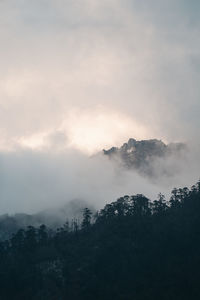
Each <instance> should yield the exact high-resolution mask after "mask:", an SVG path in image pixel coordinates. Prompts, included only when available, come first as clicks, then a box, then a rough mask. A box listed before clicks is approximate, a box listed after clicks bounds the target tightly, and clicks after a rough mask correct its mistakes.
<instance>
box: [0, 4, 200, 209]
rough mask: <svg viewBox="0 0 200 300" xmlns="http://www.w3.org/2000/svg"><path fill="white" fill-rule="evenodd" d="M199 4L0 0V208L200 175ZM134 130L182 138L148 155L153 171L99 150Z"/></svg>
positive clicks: (151, 192)
mask: <svg viewBox="0 0 200 300" xmlns="http://www.w3.org/2000/svg"><path fill="white" fill-rule="evenodd" d="M199 5H200V4H199V1H196V0H194V1H192V2H191V3H190V4H189V2H188V1H185V0H169V1H167V2H166V1H160V0H150V1H142V0H101V1H99V0H76V1H71V0H65V1H64V0H58V1H52V0H48V1H47V0H37V1H30V0H27V1H24V0H19V1H14V0H1V1H0V25H1V26H0V28H1V29H0V44H1V47H0V65H1V69H0V213H4V212H10V213H14V212H31V213H32V212H36V211H39V210H43V209H46V208H48V207H52V206H57V205H62V204H64V203H66V202H68V201H70V200H72V199H83V200H85V201H89V202H92V203H94V204H95V205H96V207H100V206H102V205H103V204H104V203H105V202H109V201H113V200H115V199H116V198H117V197H119V196H120V195H123V194H135V193H144V194H146V195H147V196H149V197H151V198H153V197H156V194H157V193H158V192H160V191H161V192H163V193H169V190H170V189H171V188H172V187H174V186H176V185H177V186H179V185H190V184H193V183H194V182H195V181H197V180H198V177H199V174H198V166H199V161H200V160H199V155H198V153H199V148H200V147H199V146H195V145H196V144H197V141H198V140H199V138H200V135H199V127H200V119H199V111H200V101H199V98H200V90H199V79H200V78H199V77H200V72H199V66H200V64H199V53H200V43H199V39H198V36H199V30H200V15H199V11H200V10H199V8H200V6H199ZM130 137H133V138H136V139H149V138H157V139H162V140H163V141H165V142H184V143H186V144H187V145H188V147H189V148H188V152H187V154H186V156H185V157H182V158H170V159H167V160H166V161H160V160H157V161H155V162H154V166H153V168H154V169H155V170H156V172H157V176H156V177H155V178H147V177H142V176H141V175H139V174H138V173H136V172H134V171H131V172H130V171H127V170H122V169H120V168H119V167H117V166H115V165H113V164H112V163H111V162H110V161H108V160H107V159H106V158H105V157H103V156H101V155H100V154H98V155H96V153H98V152H99V151H101V149H103V148H108V147H112V146H120V145H121V144H122V143H123V142H125V141H127V140H128V138H130ZM195 149H197V150H195ZM166 170H168V171H166Z"/></svg>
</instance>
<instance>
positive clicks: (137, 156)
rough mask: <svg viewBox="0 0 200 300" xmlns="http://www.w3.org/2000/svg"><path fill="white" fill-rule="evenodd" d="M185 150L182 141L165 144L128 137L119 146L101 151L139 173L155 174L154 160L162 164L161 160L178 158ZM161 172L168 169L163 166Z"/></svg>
mask: <svg viewBox="0 0 200 300" xmlns="http://www.w3.org/2000/svg"><path fill="white" fill-rule="evenodd" d="M185 150H186V145H185V144H183V143H170V144H165V143H164V142H162V141H161V140H157V139H150V140H141V141H137V140H135V139H133V138H130V139H129V140H128V142H127V143H124V144H123V145H122V146H121V147H120V148H117V147H112V148H110V149H108V150H105V149H104V150H103V153H104V155H106V156H108V157H109V158H110V159H112V160H113V161H115V162H118V163H120V165H122V166H123V167H125V168H128V169H135V170H137V171H139V172H140V173H143V174H146V175H149V176H155V175H156V173H155V163H156V161H159V163H161V164H162V161H164V160H166V159H169V158H170V159H178V158H180V157H181V156H182V154H183V153H184V151H185ZM163 167H164V166H163ZM156 170H158V165H157V164H156ZM162 172H164V173H168V170H167V169H166V168H165V167H164V168H163V170H162Z"/></svg>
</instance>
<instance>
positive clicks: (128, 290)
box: [0, 182, 200, 300]
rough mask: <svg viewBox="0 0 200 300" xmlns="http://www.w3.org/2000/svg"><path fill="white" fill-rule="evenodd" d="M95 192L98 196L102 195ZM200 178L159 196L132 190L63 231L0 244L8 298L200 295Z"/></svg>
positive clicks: (1, 286) (0, 292)
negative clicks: (131, 194)
mask: <svg viewBox="0 0 200 300" xmlns="http://www.w3.org/2000/svg"><path fill="white" fill-rule="evenodd" d="M94 196H95V195H94ZM199 253H200V182H198V183H197V184H196V185H194V186H193V187H192V188H191V189H188V188H183V189H174V190H173V191H172V194H171V198H170V199H169V201H166V200H165V197H164V196H163V195H162V194H159V196H158V199H157V200H155V201H153V202H151V201H150V200H149V199H147V198H146V197H145V196H144V195H135V196H124V197H121V198H119V199H118V200H117V201H116V202H113V203H111V204H107V205H106V206H105V207H104V208H103V209H102V210H101V211H99V212H98V213H96V214H95V215H92V213H91V211H90V210H89V209H88V208H85V209H84V211H83V221H82V222H81V224H79V222H78V220H73V221H72V222H69V223H68V222H66V223H65V224H64V225H63V227H61V228H59V229H58V230H57V231H56V232H53V231H52V230H49V229H48V228H47V227H46V226H45V225H42V226H40V227H39V228H34V227H32V226H29V227H28V228H27V229H26V230H24V229H21V230H19V231H18V232H17V233H16V234H15V235H13V237H12V238H11V239H10V240H8V241H4V242H2V243H1V244H0V299H2V300H10V299H15V300H17V299H20V300H23V299H30V300H31V299H37V300H39V299H45V300H54V299H55V300H59V299H70V300H71V299H87V300H89V299H91V300H94V299H95V300H96V299H101V300H102V299H104V300H106V299H109V300H110V299H121V300H126V299H127V300H128V299H130V300H132V299H134V300H145V299H148V300H150V299H152V300H156V299H159V300H160V299H162V300H169V299H170V300H173V299H174V300H179V299H180V300H184V299H190V300H191V299H195V300H196V299H200V255H199Z"/></svg>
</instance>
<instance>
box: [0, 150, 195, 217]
mask: <svg viewBox="0 0 200 300" xmlns="http://www.w3.org/2000/svg"><path fill="white" fill-rule="evenodd" d="M197 155H198V154H197ZM197 155H196V158H195V159H194V157H195V156H194V151H191V150H187V152H186V153H185V154H184V155H183V157H181V158H178V157H171V158H169V159H161V158H160V159H157V160H154V162H153V164H154V165H152V168H154V172H155V171H156V175H155V176H154V177H152V178H149V177H145V176H142V175H140V174H139V173H137V171H136V170H126V169H124V168H122V167H121V166H119V165H117V164H115V163H114V162H113V161H111V160H109V159H108V158H107V157H105V156H104V155H103V154H102V153H101V152H98V153H97V154H95V155H92V156H88V155H86V154H84V153H82V152H80V151H77V150H75V149H68V150H67V149H65V150H63V151H61V150H60V151H55V147H53V149H51V148H49V149H48V150H47V149H46V150H44V149H43V150H40V151H39V150H38V151H33V150H30V149H27V148H18V149H17V150H15V151H14V152H4V153H3V152H1V154H0V199H1V201H0V212H1V214H4V213H10V214H13V213H22V212H23V213H37V212H40V211H43V210H48V209H57V208H59V207H62V206H64V205H66V204H67V203H70V202H71V201H73V200H79V201H83V202H84V205H86V204H87V203H88V205H91V206H92V207H94V208H95V209H100V208H102V207H103V205H104V204H106V203H109V202H112V201H114V200H116V199H117V198H119V197H120V196H123V195H126V194H129V195H133V194H137V193H139V194H141V193H142V194H145V195H146V196H147V197H149V198H150V199H151V200H154V199H155V198H156V197H157V195H158V193H159V192H162V193H164V194H165V195H166V196H169V194H170V191H171V189H172V188H173V187H175V186H178V187H179V186H185V185H192V184H193V183H195V182H196V181H197V180H198V177H199V173H198V172H199V169H198V163H197V162H199V160H198V159H199V158H198V157H197ZM166 170H167V171H168V172H166Z"/></svg>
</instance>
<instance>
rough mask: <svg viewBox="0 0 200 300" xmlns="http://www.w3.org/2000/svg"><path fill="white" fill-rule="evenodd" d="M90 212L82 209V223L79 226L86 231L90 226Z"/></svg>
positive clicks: (87, 209)
mask: <svg viewBox="0 0 200 300" xmlns="http://www.w3.org/2000/svg"><path fill="white" fill-rule="evenodd" d="M91 218H92V212H91V210H90V209H89V208H87V207H86V208H84V210H83V221H82V224H81V228H82V229H88V228H89V227H90V224H91Z"/></svg>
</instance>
